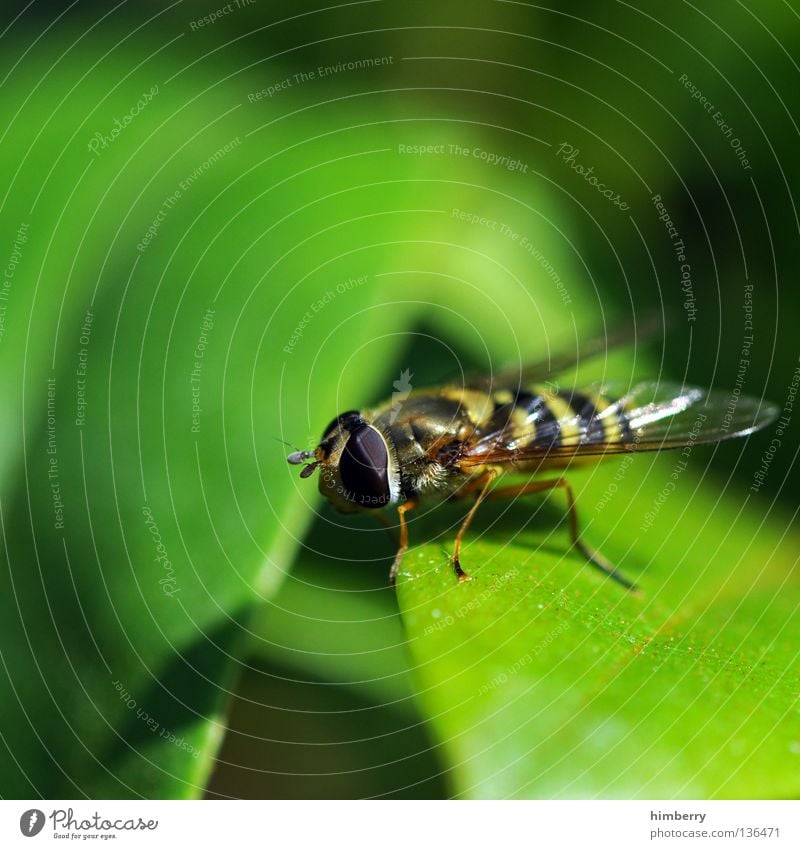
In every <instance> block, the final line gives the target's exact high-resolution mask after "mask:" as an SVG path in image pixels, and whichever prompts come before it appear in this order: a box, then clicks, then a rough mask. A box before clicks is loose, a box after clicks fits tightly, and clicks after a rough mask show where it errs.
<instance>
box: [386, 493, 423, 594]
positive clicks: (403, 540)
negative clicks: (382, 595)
mask: <svg viewBox="0 0 800 849" xmlns="http://www.w3.org/2000/svg"><path fill="white" fill-rule="evenodd" d="M416 506H417V502H416V501H414V500H413V499H412V500H410V501H406V502H405V503H404V504H401V505H400V506H399V507H398V508H397V518H398V519H399V520H400V546H399V547H398V549H397V553H396V554H395V556H394V561H393V562H392V568H391V569H390V570H389V583H390V584H391V585H392V586H394V584H395V581H396V580H397V573H398V571H399V570H400V561H401V560H402V559H403V555H404V554H405V553H406V549H407V548H408V527H407V526H406V513H407V512H408V511H409V510H413V509H414V508H415V507H416Z"/></svg>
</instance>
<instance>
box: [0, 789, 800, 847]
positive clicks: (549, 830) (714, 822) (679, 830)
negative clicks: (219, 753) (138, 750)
mask: <svg viewBox="0 0 800 849" xmlns="http://www.w3.org/2000/svg"><path fill="white" fill-rule="evenodd" d="M799 826H800V802H622V801H620V802H582V801H563V802H554V801H546V802H542V801H518V802H497V801H486V802H479V801H478V802H462V801H459V802H419V801H413V802H412V801H409V802H402V801H364V802H354V801H347V802H334V801H323V802H302V801H296V802H275V801H254V802H249V801H230V802H224V801H209V802H199V801H198V802H175V801H173V802H167V801H156V802H146V801H137V802H127V801H126V802H115V801H109V802H87V801H80V800H78V801H60V802H42V801H36V800H30V801H27V802H26V801H21V802H12V801H2V802H0V846H3V847H7V846H26V847H28V849H30V847H33V846H36V845H41V844H43V843H46V844H47V845H52V841H54V840H57V841H59V844H60V845H65V844H66V843H67V842H69V843H73V844H74V843H77V842H78V841H80V842H81V843H84V844H85V843H86V842H87V841H92V842H94V843H95V844H97V843H101V842H103V843H106V844H108V843H109V842H111V841H114V843H113V845H116V846H120V847H121V846H149V847H154V849H155V847H162V846H163V847H170V849H175V847H178V849H182V848H183V847H186V846H193V845H202V846H224V847H225V849H233V847H238V846H259V847H269V846H281V847H283V846H287V845H288V846H300V847H305V846H314V847H318V849H335V847H339V846H341V847H347V849H353V847H360V846H364V847H370V849H375V847H379V849H395V847H396V849H410V847H414V849H423V847H424V849H427V847H433V846H443V847H444V846H446V847H448V849H470V847H480V849H500V847H502V849H513V847H526V849H528V847H545V849H550V847H560V846H568V847H572V846H581V847H591V849H598V848H599V849H602V847H606V846H608V847H613V849H627V847H631V849H641V847H644V846H653V847H671V846H718V847H723V846H731V847H733V846H737V847H750V846H754V847H755V846H758V847H764V849H766V847H772V846H775V847H778V846H780V847H793V848H794V847H798V846H800V828H799Z"/></svg>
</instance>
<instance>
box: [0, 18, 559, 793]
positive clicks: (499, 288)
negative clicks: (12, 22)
mask: <svg viewBox="0 0 800 849" xmlns="http://www.w3.org/2000/svg"><path fill="white" fill-rule="evenodd" d="M82 35H83V34H81V38H79V41H80V50H77V49H75V50H66V51H61V50H58V49H56V46H54V45H51V46H50V47H49V48H48V49H45V50H44V52H43V55H42V57H40V58H41V74H40V76H41V79H40V77H39V76H37V72H36V71H37V69H36V68H35V67H34V65H31V66H30V68H29V70H27V71H26V72H23V73H20V75H19V76H18V77H16V78H15V79H14V81H13V83H11V84H10V85H9V87H8V90H7V92H6V102H7V104H8V110H9V114H10V115H12V116H13V119H12V120H10V122H9V124H8V126H7V127H6V130H5V136H4V139H3V155H4V161H6V162H7V163H8V164H9V173H11V174H12V175H13V179H12V180H11V183H10V185H9V187H8V195H7V198H6V201H7V202H6V203H5V205H4V206H3V207H2V212H1V213H0V214H1V216H2V217H1V220H0V223H2V226H3V231H4V232H8V233H11V234H14V233H16V232H18V230H19V228H20V227H21V225H22V224H24V225H25V234H24V235H25V242H24V244H22V242H20V245H19V247H20V257H19V262H18V264H17V265H16V272H15V277H14V280H13V286H12V288H11V292H10V295H9V299H8V307H7V312H6V313H5V316H4V317H5V325H4V335H3V337H2V351H3V355H4V361H5V364H6V369H5V371H4V376H3V390H4V392H3V396H4V406H3V412H2V416H3V419H2V425H3V427H2V429H1V430H0V432H1V433H2V440H1V441H0V470H2V472H3V474H2V476H0V513H1V516H2V526H3V535H4V548H3V552H2V558H3V566H2V571H0V575H2V578H0V580H1V581H2V586H0V646H2V669H1V670H0V711H1V712H2V725H3V728H5V729H8V728H14V729H16V732H15V734H14V736H13V737H11V736H6V737H4V744H5V745H4V746H3V747H0V750H1V752H0V772H2V774H3V776H4V780H3V791H4V795H6V796H9V797H12V796H17V797H24V798H28V797H35V796H40V795H41V796H44V797H51V798H71V797H76V796H81V795H87V796H90V797H94V798H100V797H120V796H123V797H124V796H131V797H136V796H146V797H184V796H197V795H198V794H200V793H202V792H203V788H204V786H205V784H206V781H207V779H208V776H209V773H210V770H211V768H212V765H213V760H214V755H215V752H216V750H217V747H218V746H219V743H220V740H221V737H222V735H223V732H224V723H225V717H224V713H225V710H226V706H227V704H228V701H229V699H230V695H231V693H232V692H233V689H234V686H235V680H236V674H237V669H238V664H239V659H240V656H241V653H242V652H243V651H245V650H247V649H246V645H245V642H246V640H247V638H248V632H249V624H250V622H251V618H252V616H253V611H254V610H256V609H257V608H258V606H259V605H261V604H262V603H263V602H264V601H265V600H266V599H269V598H271V597H272V596H273V594H274V593H275V591H276V590H277V589H278V587H279V586H280V584H281V582H282V580H283V578H284V576H285V574H286V573H287V572H288V570H289V568H290V564H291V559H292V556H293V553H294V551H295V549H296V547H297V545H298V542H299V540H300V539H301V538H302V535H303V532H304V530H305V529H306V528H307V527H308V524H309V522H310V521H311V518H312V517H313V506H314V504H315V503H316V496H315V494H314V487H313V484H310V485H304V483H303V482H299V481H298V480H297V476H296V470H294V469H290V468H288V467H287V465H286V462H285V457H286V453H287V452H288V449H287V448H286V447H285V446H284V445H282V444H280V442H279V441H278V440H287V441H289V442H292V443H296V444H300V445H303V446H305V445H308V444H310V443H311V442H313V440H314V439H315V438H317V437H318V435H319V432H320V429H321V428H322V427H323V426H324V424H326V423H327V421H329V420H330V418H331V417H332V416H333V415H334V414H335V413H336V412H338V411H340V410H341V409H343V408H344V409H347V408H351V407H353V406H358V405H360V404H363V403H365V402H366V401H368V400H369V399H371V398H374V397H379V396H382V395H386V394H390V393H391V391H392V390H391V386H392V381H393V379H395V378H394V376H393V375H391V374H390V366H389V364H391V363H394V362H395V361H396V358H397V357H398V356H399V353H398V352H399V351H400V349H401V346H403V345H405V344H407V342H408V341H409V340H413V334H410V333H409V331H410V328H412V327H415V326H418V325H419V322H420V320H421V316H422V315H423V314H424V315H425V317H426V321H428V323H429V324H430V325H431V326H437V324H438V325H441V326H444V325H448V324H449V325H451V326H452V325H453V323H454V322H455V323H456V324H458V325H459V329H460V332H461V333H462V334H464V335H470V334H472V335H474V334H475V333H482V334H486V333H487V332H489V331H490V329H491V327H492V325H493V323H496V322H497V321H498V320H500V319H501V318H502V316H503V314H504V312H506V311H508V310H509V309H511V308H512V306H513V305H514V304H515V303H517V302H518V301H519V297H520V293H521V292H523V291H524V290H523V289H522V287H521V285H520V283H519V279H518V276H517V277H516V278H515V275H514V274H513V273H512V272H511V271H510V269H508V268H505V267H504V266H502V265H501V264H500V263H499V262H498V260H497V259H496V258H495V257H493V256H492V255H491V252H488V251H485V250H484V248H485V247H486V245H485V242H486V239H487V232H486V231H485V228H481V226H480V225H473V224H469V223H465V222H464V221H463V220H461V219H459V218H458V217H457V216H455V215H454V214H453V210H454V209H456V208H459V207H464V208H466V209H470V210H473V211H475V210H480V211H481V214H488V215H491V214H495V215H498V214H500V213H498V212H497V210H498V209H500V207H501V205H502V204H504V203H506V202H507V201H506V199H507V198H509V197H510V194H509V192H508V190H509V189H511V188H513V186H512V183H511V180H512V179H513V178H512V177H511V176H510V175H508V176H505V177H502V176H501V177H498V175H497V173H496V169H492V167H491V166H488V165H487V164H486V163H485V162H483V161H481V160H479V159H477V158H469V159H466V160H465V159H463V157H451V156H441V157H439V156H437V157H428V158H425V157H419V156H414V155H406V154H403V153H401V152H400V151H399V147H398V139H402V140H403V141H408V140H409V139H412V140H415V143H416V142H422V143H424V142H426V141H427V140H432V141H436V142H437V143H442V144H443V143H444V142H443V133H442V132H440V131H439V130H438V129H437V128H435V127H434V129H433V130H431V129H430V127H429V126H428V125H427V122H426V121H420V120H419V119H417V118H415V117H414V116H413V115H412V116H410V117H409V118H408V119H406V118H403V119H402V120H398V121H397V122H395V121H394V117H392V119H391V120H390V119H388V118H387V116H385V115H384V114H382V113H381V112H380V110H379V109H377V107H375V104H374V103H373V104H370V105H369V107H365V106H363V104H361V103H359V106H360V107H361V109H368V113H367V114H366V115H365V113H364V111H356V110H355V109H354V108H353V107H351V106H349V105H347V104H341V103H338V102H336V101H335V100H334V101H332V102H331V103H332V104H333V105H325V104H323V105H322V106H321V107H319V108H317V109H315V110H311V111H306V110H299V111H296V112H293V113H290V114H288V115H285V114H283V113H282V112H276V111H275V110H274V109H273V107H272V106H271V105H270V104H264V103H260V104H258V105H254V104H252V103H250V102H249V101H248V100H247V92H248V91H257V90H259V89H260V88H262V87H263V80H262V79H261V78H260V77H252V78H243V77H240V76H239V77H237V78H236V79H233V78H231V77H225V78H223V79H221V80H220V79H217V78H206V77H205V76H204V75H203V74H202V73H201V72H200V70H199V69H198V68H192V69H191V71H187V70H186V68H185V67H184V66H183V65H182V64H181V63H180V62H179V61H178V59H175V58H173V59H168V60H167V59H163V61H160V62H159V64H158V65H157V75H156V74H154V71H153V68H152V67H151V66H149V65H148V64H147V61H146V57H147V56H148V55H150V53H151V51H149V49H148V50H146V51H145V53H144V55H142V54H141V52H137V50H135V49H133V48H131V49H130V51H128V49H127V48H119V49H118V50H115V51H114V56H113V59H112V58H109V57H107V56H106V57H104V56H103V52H104V50H105V47H104V45H103V43H102V42H97V43H93V44H92V45H90V44H87V43H85V41H84V40H83V39H82ZM50 53H52V55H49V54H50ZM26 67H27V66H26ZM273 71H274V72H275V73H277V74H278V76H280V75H281V74H283V75H284V76H285V75H286V74H287V73H288V71H285V69H281V68H274V67H273ZM109 80H113V81H114V82H113V84H111V85H110V84H109ZM40 83H41V84H40ZM154 84H158V85H159V91H158V94H157V96H155V97H154V98H153V99H152V100H151V101H150V102H149V103H148V104H147V105H146V107H143V108H141V109H139V111H138V112H137V114H136V116H135V120H132V121H131V122H130V123H128V124H127V125H126V126H125V127H124V129H123V131H122V132H121V133H120V134H119V135H117V136H116V137H115V138H114V139H112V141H110V142H109V143H108V144H107V145H106V146H105V147H104V148H102V149H101V150H100V151H99V152H97V151H95V152H93V151H92V150H91V149H90V146H89V142H90V141H91V139H92V138H94V137H95V134H96V133H98V132H99V133H101V134H102V133H105V134H106V135H108V133H109V132H110V130H111V128H113V127H114V126H115V119H116V118H117V117H118V116H120V115H125V114H127V113H128V112H129V111H130V110H131V107H132V106H134V105H135V104H136V103H137V100H138V99H140V98H141V96H142V93H143V92H146V91H148V90H150V89H151V88H152V87H153V85H154ZM409 110H410V112H412V113H416V109H415V107H414V105H413V104H411V105H410V107H409ZM32 128H34V129H32ZM446 129H447V133H449V132H450V130H449V128H446ZM444 140H445V141H450V140H452V135H450V136H449V137H448V135H447V134H446V133H445V134H444ZM458 140H459V142H460V143H461V144H464V143H470V144H471V142H470V139H469V136H468V134H467V132H462V131H461V130H460V131H459V135H458ZM488 183H491V185H490V186H489V185H487V184H488ZM513 207H514V209H515V210H516V212H515V213H514V214H516V215H523V214H524V215H527V214H528V213H529V211H530V210H531V208H532V207H531V205H530V203H528V202H519V203H518V202H517V201H514V204H513ZM501 212H502V210H501ZM503 214H504V213H503ZM536 214H537V215H541V216H543V217H544V218H545V219H546V218H547V216H546V214H545V212H544V211H543V210H541V209H539V208H538V207H537V209H536ZM509 220H511V219H509ZM517 259H518V263H519V264H520V265H521V266H522V265H524V264H525V263H526V262H527V259H526V255H525V254H524V253H523V252H522V251H519V252H518V254H517ZM486 279H492V280H493V286H492V290H491V291H486V292H484V293H481V292H480V288H479V284H481V283H482V281H485V280H486ZM548 283H549V281H548ZM465 286H466V287H467V288H468V290H469V291H470V292H471V293H472V294H471V296H470V297H469V298H463V297H462V294H463V292H464V290H465ZM543 298H544V299H545V300H546V299H548V298H558V295H557V293H556V291H555V289H554V288H552V287H551V286H549V285H548V290H547V293H546V294H544V293H543ZM528 300H529V298H528ZM453 304H458V305H459V309H458V311H457V315H456V317H455V318H454V311H453ZM564 324H565V325H566V326H569V321H568V317H567V316H565V318H564ZM503 339H504V340H506V342H504V343H501V344H499V345H498V348H497V350H498V351H502V352H503V354H504V355H509V354H514V353H515V351H516V349H517V347H518V344H517V340H516V339H514V338H513V337H507V336H506V335H504V336H503ZM503 344H504V345H505V350H503V348H502V345H503ZM495 353H496V352H495ZM445 360H446V358H445ZM445 364H446V365H448V366H449V367H450V366H453V365H456V364H453V363H452V362H450V361H446V362H445ZM84 404H85V406H84ZM198 407H199V409H198Z"/></svg>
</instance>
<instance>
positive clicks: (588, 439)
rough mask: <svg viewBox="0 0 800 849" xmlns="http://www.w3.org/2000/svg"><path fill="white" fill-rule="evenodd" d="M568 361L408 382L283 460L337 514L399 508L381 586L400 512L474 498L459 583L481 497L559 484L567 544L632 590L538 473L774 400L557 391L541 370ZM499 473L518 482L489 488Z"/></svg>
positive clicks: (733, 420) (720, 422) (751, 414)
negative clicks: (400, 396) (403, 390)
mask: <svg viewBox="0 0 800 849" xmlns="http://www.w3.org/2000/svg"><path fill="white" fill-rule="evenodd" d="M615 344H616V343H615ZM587 347H588V348H589V349H590V350H589V354H592V353H599V352H600V351H601V350H605V349H606V348H607V347H608V340H599V341H596V342H594V343H592V344H591V345H590V346H587ZM592 349H594V350H592ZM568 365H570V361H569V360H567V359H564V358H562V359H561V360H558V361H555V362H554V361H550V362H549V363H547V364H545V363H541V364H537V365H532V366H530V367H528V368H524V369H519V368H518V369H515V370H510V371H508V372H502V373H500V374H497V375H494V376H493V377H483V378H476V379H473V380H467V381H465V382H464V383H463V384H462V385H458V386H442V387H438V388H431V389H426V390H419V391H414V392H411V393H409V394H408V397H407V398H406V399H405V400H404V401H403V402H402V403H401V404H398V403H396V402H395V403H392V402H387V403H385V404H383V405H381V406H379V407H377V408H375V409H372V410H364V411H356V410H349V411H347V412H344V413H340V414H339V415H338V416H336V418H335V419H333V421H332V422H331V423H330V424H329V425H328V426H327V427H326V428H325V430H324V431H323V433H322V438H321V440H320V443H319V445H318V446H317V447H316V448H315V449H314V450H313V451H295V452H294V453H292V454H290V455H289V457H288V458H287V459H288V461H289V463H292V464H295V465H298V464H306V465H305V466H304V468H303V470H302V472H301V473H300V476H301V477H302V478H306V477H309V476H310V475H311V474H312V473H313V472H314V471H315V469H319V472H320V474H319V489H320V492H321V493H322V494H323V495H324V496H325V497H326V498H327V499H328V501H329V502H330V503H331V504H332V505H333V507H334V508H336V509H337V510H338V511H339V512H341V513H353V512H356V511H381V510H385V509H387V508H395V509H396V510H397V516H398V520H399V528H400V541H399V547H398V549H397V553H396V555H395V558H394V562H393V563H392V567H391V571H390V574H389V579H390V582H391V583H394V582H395V579H396V577H397V573H398V570H399V567H400V563H401V561H402V558H403V555H404V553H405V551H406V549H407V547H408V529H407V523H406V514H407V513H408V512H409V511H410V510H413V509H414V508H415V507H417V506H418V505H420V504H421V503H423V502H426V501H429V500H433V499H442V498H446V497H455V498H472V499H473V501H472V505H471V507H470V508H469V510H468V512H467V513H466V516H465V518H464V520H463V522H462V524H461V526H460V528H459V530H458V533H457V534H456V538H455V543H454V547H453V557H452V565H453V570H454V572H455V574H456V575H457V576H458V578H459V580H461V581H464V580H468V578H469V576H468V575H467V573H466V572H465V571H464V569H463V567H462V565H461V559H460V553H461V544H462V541H463V539H464V535H465V533H466V531H467V529H468V528H469V526H470V523H471V522H472V520H473V518H474V516H475V514H476V512H477V511H478V508H479V507H480V505H481V504H482V503H483V502H484V501H485V500H487V499H495V498H516V497H519V496H524V495H530V494H533V493H541V492H545V491H547V490H552V489H557V488H558V489H561V490H563V491H564V494H565V496H566V501H567V515H568V519H569V531H570V537H571V541H572V545H573V546H574V547H575V548H576V549H577V550H578V551H580V552H581V553H582V554H583V555H584V557H585V558H586V560H587V561H588V562H589V563H591V564H592V565H593V566H595V567H597V568H598V569H599V570H601V571H602V572H603V573H605V574H606V575H608V576H609V577H610V578H612V579H614V580H615V581H617V582H618V583H620V584H622V585H623V586H624V587H626V588H628V589H635V586H634V584H633V583H632V582H631V581H630V580H628V578H626V577H625V576H624V575H623V574H622V573H621V572H620V571H619V570H618V569H616V568H615V567H614V566H613V565H612V564H611V563H610V562H609V561H608V560H606V559H605V558H604V557H603V556H602V555H601V554H600V553H599V552H597V551H594V550H593V549H591V548H590V547H589V546H588V545H587V544H586V543H585V542H584V541H583V540H582V539H581V536H580V530H579V522H578V514H577V508H576V504H575V497H574V494H573V490H572V487H571V486H570V484H569V482H568V481H567V480H566V478H565V477H563V475H559V476H557V477H551V478H548V479H539V476H540V475H541V474H542V473H545V472H550V471H562V472H563V471H564V470H567V469H568V468H569V467H570V466H572V465H573V464H583V463H584V462H588V461H596V460H600V459H603V458H606V457H610V456H613V455H617V454H620V453H624V452H639V451H660V450H664V449H670V448H683V447H686V446H693V445H696V444H703V443H714V442H719V441H722V440H724V439H730V438H734V437H739V436H746V435H747V434H750V433H753V432H754V431H756V430H759V429H760V428H763V427H765V426H766V425H767V424H769V423H770V422H771V421H773V420H774V419H775V418H776V416H777V408H775V407H774V406H773V405H771V404H769V403H766V402H763V401H761V400H759V399H757V398H750V397H746V396H742V395H737V396H734V395H732V394H730V393H726V392H723V391H718V390H707V389H700V388H697V387H686V386H679V385H677V384H674V383H662V382H653V381H650V382H642V383H638V384H636V385H634V386H621V387H615V386H614V385H613V384H594V385H590V386H586V387H579V388H568V389H560V388H559V387H558V386H557V385H556V384H554V383H552V382H550V381H549V377H551V376H552V375H553V374H555V373H557V372H558V371H563V370H564V369H565V368H566V367H567V366H568ZM545 381H546V382H545ZM508 475H514V476H524V477H525V478H526V480H523V481H521V482H518V483H514V484H511V485H508V486H495V482H496V481H497V480H498V479H499V478H500V477H503V476H508Z"/></svg>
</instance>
